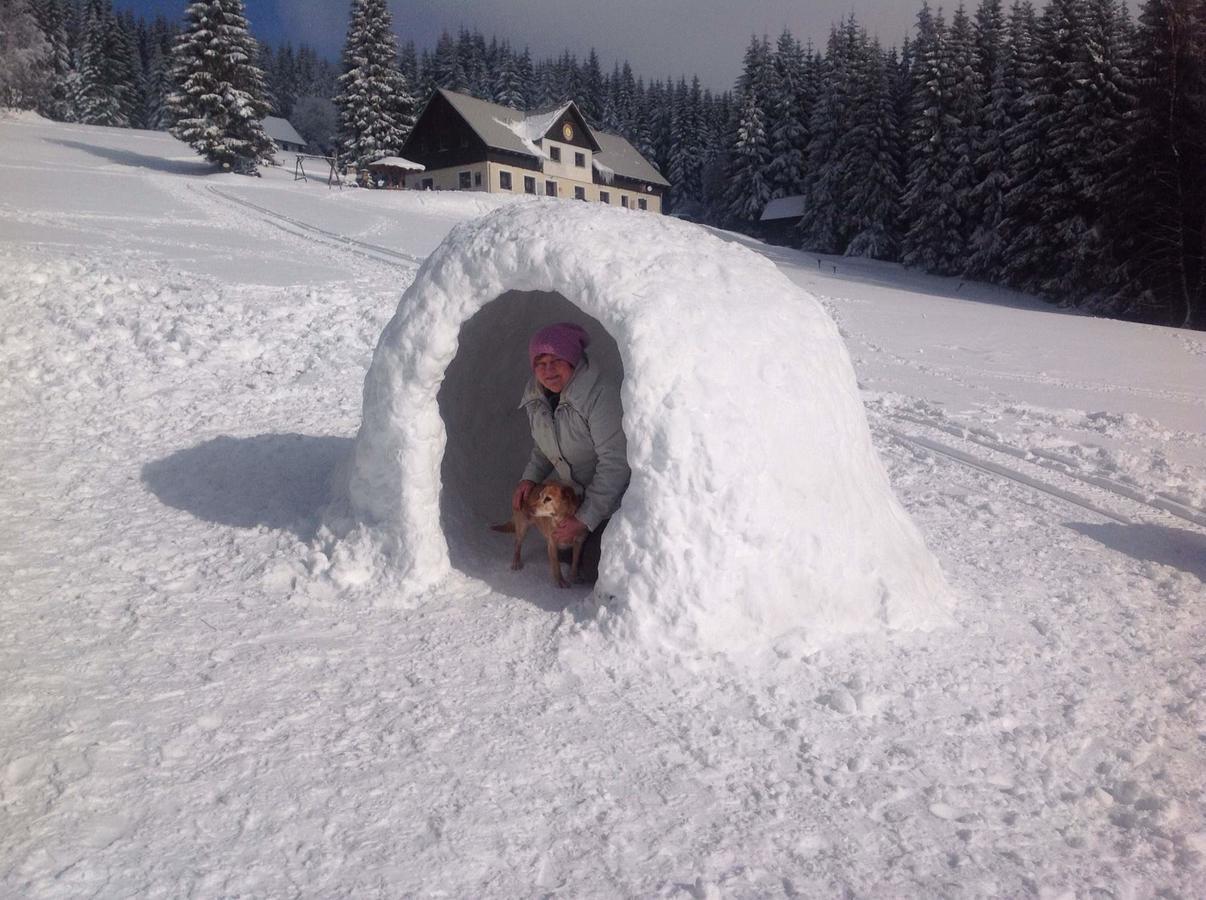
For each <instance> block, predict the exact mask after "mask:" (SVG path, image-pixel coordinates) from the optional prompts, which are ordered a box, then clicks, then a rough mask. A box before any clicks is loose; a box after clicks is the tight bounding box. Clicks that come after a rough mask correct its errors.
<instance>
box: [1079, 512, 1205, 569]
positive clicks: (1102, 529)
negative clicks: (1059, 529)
mask: <svg viewBox="0 0 1206 900" xmlns="http://www.w3.org/2000/svg"><path fill="white" fill-rule="evenodd" d="M1067 524H1068V527H1069V528H1071V529H1072V530H1073V531H1076V532H1079V533H1080V534H1083V535H1085V536H1086V537H1091V538H1093V540H1095V541H1098V542H1099V543H1102V544H1104V545H1105V546H1107V547H1109V548H1111V549H1113V550H1117V551H1118V552H1119V553H1125V554H1126V555H1127V556H1129V557H1131V558H1132V559H1137V560H1140V561H1141V562H1154V563H1159V564H1160V565H1164V566H1171V567H1172V568H1174V569H1180V570H1181V571H1182V572H1188V573H1189V574H1190V575H1195V576H1197V577H1198V578H1199V579H1200V580H1201V581H1203V582H1206V537H1204V536H1202V535H1200V534H1198V533H1196V532H1193V531H1188V530H1186V529H1184V528H1169V527H1167V526H1165V525H1119V524H1116V523H1113V522H1109V523H1103V524H1100V525H1097V524H1090V523H1088V522H1069V523H1067Z"/></svg>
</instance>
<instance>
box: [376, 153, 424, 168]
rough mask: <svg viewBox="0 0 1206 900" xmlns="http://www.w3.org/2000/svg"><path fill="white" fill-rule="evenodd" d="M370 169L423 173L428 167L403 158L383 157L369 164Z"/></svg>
mask: <svg viewBox="0 0 1206 900" xmlns="http://www.w3.org/2000/svg"><path fill="white" fill-rule="evenodd" d="M368 167H369V168H370V169H406V170H407V171H408V172H422V171H423V170H424V169H425V168H426V166H424V165H423V164H422V163H417V162H412V161H411V160H409V159H406V158H404V157H401V156H383V157H381V158H380V159H375V160H373V161H372V162H371V163H369V164H368Z"/></svg>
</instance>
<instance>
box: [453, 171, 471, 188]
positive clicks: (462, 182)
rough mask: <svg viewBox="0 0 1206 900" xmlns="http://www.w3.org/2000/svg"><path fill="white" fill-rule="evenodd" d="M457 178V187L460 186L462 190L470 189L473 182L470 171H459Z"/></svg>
mask: <svg viewBox="0 0 1206 900" xmlns="http://www.w3.org/2000/svg"><path fill="white" fill-rule="evenodd" d="M456 179H457V187H459V188H460V189H461V190H462V191H467V190H469V186H470V184H471V183H472V179H471V178H470V177H469V173H468V172H457V173H456Z"/></svg>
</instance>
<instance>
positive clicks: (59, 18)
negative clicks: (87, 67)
mask: <svg viewBox="0 0 1206 900" xmlns="http://www.w3.org/2000/svg"><path fill="white" fill-rule="evenodd" d="M20 6H21V4H20V3H14V4H12V6H11V9H10V10H9V12H10V14H15V13H16V12H17V10H18V8H19V7H20ZM28 8H29V10H30V11H31V12H32V13H33V14H34V18H36V19H37V22H38V25H39V26H41V28H42V34H43V35H45V37H46V42H47V44H49V45H50V62H49V79H50V80H49V86H48V89H47V90H46V92H45V94H44V95H43V97H42V100H41V102H40V103H39V105H38V112H40V113H41V114H42V115H43V116H45V117H46V118H48V119H55V120H57V121H60V122H64V121H68V120H69V119H71V118H72V116H73V111H72V103H71V97H72V69H71V48H70V47H69V46H68V44H67V12H66V10H65V9H64V7H63V2H62V0H34V2H30V3H29V4H28ZM4 55H5V56H8V55H9V54H8V53H5V54H4Z"/></svg>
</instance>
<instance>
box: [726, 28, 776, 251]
mask: <svg viewBox="0 0 1206 900" xmlns="http://www.w3.org/2000/svg"><path fill="white" fill-rule="evenodd" d="M773 84H774V67H773V63H772V61H771V54H770V43H769V41H768V40H767V39H766V38H762V39H759V38H757V37H753V38H751V39H750V44H749V47H748V48H746V51H745V60H744V62H743V65H742V72H741V76H740V77H739V78H738V80H737V95H738V99H737V109H738V112H737V121H736V130H735V132H734V133H733V136H732V138H731V140H730V145H731V148H732V149H731V151H730V170H729V188H728V191H727V197H726V199H727V210H726V211H727V214H728V217H729V218H730V219H731V220H732V221H734V222H736V223H737V224H738V225H739V226H746V227H750V226H752V225H754V223H756V222H757V221H758V220H759V219H760V218H761V216H762V211H763V210H764V209H765V208H766V204H767V202H768V201H769V200H770V184H769V183H768V182H767V170H768V168H769V166H770V159H771V154H770V137H769V135H768V133H767V112H766V111H767V108H768V106H769V103H770V98H771V93H772V88H773Z"/></svg>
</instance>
